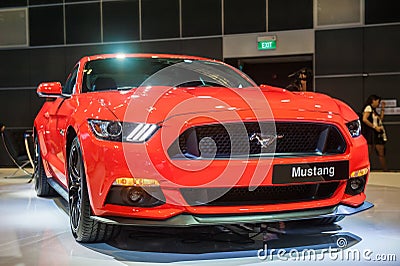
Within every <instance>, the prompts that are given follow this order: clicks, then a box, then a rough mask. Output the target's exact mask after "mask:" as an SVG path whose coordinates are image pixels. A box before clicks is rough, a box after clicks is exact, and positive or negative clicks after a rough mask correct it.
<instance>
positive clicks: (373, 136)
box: [362, 95, 387, 171]
mask: <svg viewBox="0 0 400 266" xmlns="http://www.w3.org/2000/svg"><path fill="white" fill-rule="evenodd" d="M379 104H381V112H380V113H378V112H377V111H376V108H377V107H378V106H379ZM384 115H385V102H382V103H381V97H379V96H378V95H370V96H369V97H368V99H367V101H366V102H365V105H364V108H363V114H362V122H363V127H362V129H363V133H362V134H363V136H364V137H365V139H366V140H367V143H368V147H369V153H370V154H371V153H372V152H373V151H374V150H375V152H376V154H377V155H378V157H379V162H380V165H381V168H382V170H383V171H387V166H386V158H385V143H386V141H387V136H386V132H385V128H384V127H383V123H382V122H383V117H384Z"/></svg>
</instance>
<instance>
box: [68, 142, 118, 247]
mask: <svg viewBox="0 0 400 266" xmlns="http://www.w3.org/2000/svg"><path fill="white" fill-rule="evenodd" d="M68 178H69V184H68V188H69V190H68V197H69V215H70V225H71V231H72V234H73V236H74V238H75V239H76V241H78V242H87V243H89V242H92V243H93V242H106V241H108V240H110V239H111V238H112V237H114V236H115V235H116V233H117V231H118V226H115V225H108V224H104V223H101V222H98V221H96V220H94V219H92V218H90V214H91V207H90V201H89V195H88V190H87V184H86V175H85V168H84V163H83V157H82V151H81V147H80V143H79V140H78V137H75V139H74V140H73V142H72V145H71V149H70V152H69V157H68Z"/></svg>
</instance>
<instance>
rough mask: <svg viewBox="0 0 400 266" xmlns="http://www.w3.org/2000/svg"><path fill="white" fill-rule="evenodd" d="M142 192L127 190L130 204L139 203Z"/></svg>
mask: <svg viewBox="0 0 400 266" xmlns="http://www.w3.org/2000/svg"><path fill="white" fill-rule="evenodd" d="M143 196H144V195H143V190H138V189H135V188H132V189H129V191H128V198H129V200H131V201H132V202H139V201H140V200H141V199H142V198H143Z"/></svg>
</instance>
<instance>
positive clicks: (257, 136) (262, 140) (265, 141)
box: [249, 133, 283, 148]
mask: <svg viewBox="0 0 400 266" xmlns="http://www.w3.org/2000/svg"><path fill="white" fill-rule="evenodd" d="M281 138H283V135H277V134H274V135H264V136H262V135H261V133H253V135H251V136H250V138H249V140H250V141H253V140H257V141H258V144H259V145H260V146H261V148H268V147H269V146H270V145H271V144H272V143H274V141H275V140H277V139H281Z"/></svg>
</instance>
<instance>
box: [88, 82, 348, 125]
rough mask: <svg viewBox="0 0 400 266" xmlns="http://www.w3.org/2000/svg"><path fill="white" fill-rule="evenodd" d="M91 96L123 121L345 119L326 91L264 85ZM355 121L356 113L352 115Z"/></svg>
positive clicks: (156, 89)
mask: <svg viewBox="0 0 400 266" xmlns="http://www.w3.org/2000/svg"><path fill="white" fill-rule="evenodd" d="M90 98H91V99H90V100H91V101H92V102H93V101H97V102H98V103H99V104H100V105H102V106H103V107H106V108H108V109H109V110H110V111H111V112H112V113H113V114H114V115H115V116H116V118H117V119H118V120H120V121H130V122H147V123H163V122H164V121H167V120H169V119H172V118H175V117H179V116H181V117H186V118H185V119H190V118H191V117H194V116H207V117H210V116H211V117H214V119H216V120H220V119H223V120H227V121H229V120H231V121H234V120H238V119H241V120H264V119H270V118H274V119H291V120H293V119H298V120H299V119H300V120H315V119H317V120H330V119H332V117H334V116H335V117H341V114H342V110H341V109H342V108H341V106H340V104H338V101H337V100H335V99H333V98H331V97H329V96H327V95H324V94H319V93H312V92H305V93H304V92H290V91H287V90H284V89H280V88H275V87H269V86H264V87H263V88H261V89H260V88H242V89H230V88H220V87H218V88H214V87H195V88H171V87H140V88H137V89H132V90H130V91H109V92H99V93H91V96H90ZM351 116H352V117H350V118H349V119H345V120H350V119H353V118H354V117H356V115H355V114H354V115H351Z"/></svg>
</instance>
